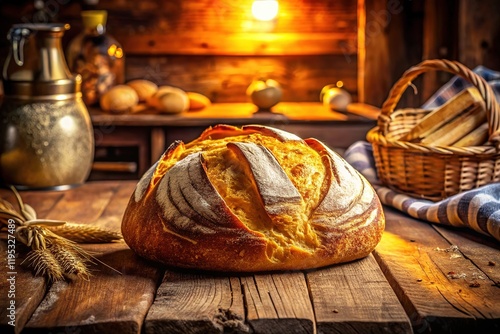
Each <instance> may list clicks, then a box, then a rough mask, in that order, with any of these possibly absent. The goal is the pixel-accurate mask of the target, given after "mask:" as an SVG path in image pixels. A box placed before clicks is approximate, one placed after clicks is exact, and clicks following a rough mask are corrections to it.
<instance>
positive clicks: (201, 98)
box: [187, 92, 212, 111]
mask: <svg viewBox="0 0 500 334" xmlns="http://www.w3.org/2000/svg"><path fill="white" fill-rule="evenodd" d="M187 95H188V98H189V110H190V111H194V110H201V109H203V108H206V107H208V106H209V105H210V104H211V103H212V102H211V101H210V99H209V98H208V97H206V96H205V95H203V94H199V93H195V92H187Z"/></svg>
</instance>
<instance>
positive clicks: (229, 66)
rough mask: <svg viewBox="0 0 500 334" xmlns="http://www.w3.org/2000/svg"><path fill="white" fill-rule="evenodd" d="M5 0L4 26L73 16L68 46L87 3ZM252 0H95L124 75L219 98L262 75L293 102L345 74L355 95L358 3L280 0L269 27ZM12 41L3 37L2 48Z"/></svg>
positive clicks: (235, 97)
mask: <svg viewBox="0 0 500 334" xmlns="http://www.w3.org/2000/svg"><path fill="white" fill-rule="evenodd" d="M5 1H6V2H3V0H2V3H0V13H2V15H4V13H6V14H7V13H8V14H9V18H7V20H5V21H4V22H0V29H1V31H2V32H5V33H6V32H7V30H8V28H9V27H10V25H11V24H13V23H16V22H19V21H34V20H36V19H39V18H41V17H42V16H43V14H47V17H46V19H47V20H49V21H57V22H68V23H70V24H71V26H72V28H71V29H70V30H69V31H68V32H67V33H66V35H65V38H64V45H67V44H68V41H69V40H70V39H71V38H73V37H74V36H76V34H78V33H79V32H80V31H81V29H82V24H81V19H80V11H81V9H82V7H85V6H83V5H82V3H83V2H82V1H69V0H53V1H51V3H53V4H55V5H56V6H55V7H54V8H50V9H49V8H43V9H42V10H41V11H36V10H35V9H34V8H33V2H32V1H31V0H29V1H28V0H5ZM360 1H364V0H360ZM251 3H252V1H251V0H242V1H233V0H196V1H182V0H169V1H163V0H141V1H131V0H99V2H98V5H97V6H96V7H97V9H105V10H107V11H108V24H107V29H108V32H109V33H110V34H111V35H113V36H114V37H116V38H117V40H118V41H120V42H121V43H122V45H123V48H124V51H125V54H126V78H127V79H128V80H131V79H135V78H147V79H150V80H152V81H154V82H156V83H158V84H160V85H163V84H168V85H174V86H178V87H181V88H183V89H185V90H190V91H197V92H200V93H203V94H206V95H207V96H209V97H210V98H211V99H212V101H214V102H244V101H247V97H246V95H245V91H246V88H247V87H248V85H249V84H250V82H251V81H252V80H253V79H256V78H258V77H268V78H273V79H275V80H277V81H278V82H280V84H281V85H282V86H283V101H290V102H300V101H319V92H320V91H321V89H322V87H323V86H325V85H327V84H332V83H335V82H337V81H338V80H342V81H343V82H344V85H345V86H344V87H345V88H346V89H347V90H348V91H349V92H350V93H351V94H353V97H354V99H356V98H357V91H358V89H357V82H356V78H357V64H356V63H357V3H356V1H351V0H327V1H324V0H321V1H320V0H281V1H280V2H279V3H280V12H279V13H280V14H279V16H278V18H277V20H276V21H275V22H273V23H271V24H267V25H266V24H264V25H263V24H261V23H259V22H257V21H254V20H253V19H252V18H251V15H250V8H251ZM47 5H48V2H46V6H47ZM49 12H50V13H49ZM17 13H22V16H21V17H20V16H18V15H17ZM37 13H38V14H37ZM48 14H50V15H48ZM0 45H2V44H0ZM7 45H8V43H7V41H6V40H4V41H3V47H4V48H3V50H5V49H6V47H7ZM2 55H6V52H3V53H0V58H1V57H2ZM4 59H5V58H3V59H0V61H2V62H3V61H4Z"/></svg>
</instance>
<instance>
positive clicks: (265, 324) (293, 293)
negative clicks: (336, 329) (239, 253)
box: [241, 272, 315, 334]
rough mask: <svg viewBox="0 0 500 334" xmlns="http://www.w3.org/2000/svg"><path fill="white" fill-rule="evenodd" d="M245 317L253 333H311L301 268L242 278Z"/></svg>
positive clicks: (310, 312)
mask: <svg viewBox="0 0 500 334" xmlns="http://www.w3.org/2000/svg"><path fill="white" fill-rule="evenodd" d="M241 281H242V285H243V291H244V294H245V300H246V306H247V321H248V323H249V324H250V326H251V327H252V329H253V330H254V331H255V332H256V333H270V334H271V333H293V334H299V333H301V334H302V333H311V334H312V333H314V328H315V320H314V314H313V310H312V306H311V300H310V298H309V293H308V288H307V284H306V281H305V277H304V274H303V273H301V272H289V273H276V274H269V275H254V276H244V277H242V278H241Z"/></svg>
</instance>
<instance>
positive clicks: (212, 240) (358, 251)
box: [122, 125, 385, 272]
mask: <svg viewBox="0 0 500 334" xmlns="http://www.w3.org/2000/svg"><path fill="white" fill-rule="evenodd" d="M221 140H222V141H223V142H222V144H221V143H220V141H221ZM273 141H275V143H276V145H278V144H279V145H281V146H279V150H280V152H283V150H286V149H289V150H290V154H288V153H287V152H284V153H283V155H281V153H279V152H278V149H277V148H274V146H272V145H271V144H272V143H274V142H273ZM270 143H271V144H270ZM212 144H213V146H212ZM216 144H217V145H219V146H218V147H219V148H218V149H217V150H215V149H214V150H213V151H214V152H216V153H211V150H212V147H215V146H216ZM266 145H267V146H266ZM273 149H274V151H273ZM302 151H304V152H306V151H307V152H308V153H307V154H309V155H304V156H309V157H311V154H313V155H317V159H318V161H320V163H321V165H320V167H321V168H319V169H318V171H319V170H321V171H324V172H323V174H324V175H320V174H321V173H319V172H317V173H316V174H318V175H320V176H321V178H320V179H318V181H315V182H317V183H316V185H319V186H318V187H312V186H311V187H309V186H304V185H300V184H299V181H297V180H295V178H294V175H297V178H299V177H304V178H306V179H307V180H309V179H311V178H310V176H309V175H307V174H308V173H307V172H301V168H305V169H306V170H307V167H305V165H307V164H308V161H292V162H289V161H288V160H293V158H289V155H290V156H292V155H293V154H301V152H302ZM273 152H274V153H273ZM293 152H295V153H293ZM297 152H298V153H297ZM311 152H312V153H311ZM220 155H224V156H223V157H220ZM278 155H279V157H278ZM299 156H301V155H299ZM212 157H215V158H214V159H232V160H231V163H228V166H229V167H228V169H230V168H233V165H234V164H239V165H241V166H239V167H235V168H240V169H237V171H238V172H237V173H236V174H235V175H236V176H234V177H238V176H239V174H238V173H240V174H241V173H243V174H244V175H243V176H242V177H243V178H241V179H239V178H237V179H236V180H238V182H240V183H245V182H246V183H245V184H247V185H246V188H245V187H243V186H241V189H243V190H244V191H245V193H244V194H243V195H241V196H247V193H248V194H250V195H248V196H250V197H248V198H253V202H252V203H251V206H248V207H245V203H247V202H248V199H239V198H237V199H236V202H238V201H240V200H241V203H242V204H241V203H240V204H241V206H243V207H244V208H245V210H246V211H245V210H243V209H241V208H240V204H238V203H237V204H234V203H233V202H234V201H235V199H234V196H236V195H234V194H231V193H228V194H226V193H224V192H225V191H224V190H221V189H222V188H221V187H222V186H220V184H222V185H224V183H228V182H229V181H227V180H228V179H227V175H226V170H224V169H221V170H220V171H219V169H217V172H214V168H220V166H219V167H218V166H217V165H213V164H212V165H211V160H210V159H211V158H212ZM227 157H229V158H227ZM313 157H314V156H313ZM214 161H217V162H220V161H222V160H214ZM285 164H289V165H290V166H292V167H293V168H292V167H290V168H288V167H286V168H285V167H284V165H285ZM299 167H300V168H299ZM287 168H288V169H287ZM309 170H310V169H309ZM227 173H229V172H227ZM224 175H225V176H224ZM218 178H221V179H222V178H224V179H223V180H218ZM300 180H302V179H300ZM238 182H236V183H238ZM238 186H240V185H238V184H236V185H234V187H238ZM308 187H309V188H314V189H309V188H308ZM298 189H301V191H299V190H298ZM315 191H316V193H317V194H318V196H319V198H317V199H314V198H315V197H314V195H311V194H313V193H315ZM219 192H220V193H219ZM231 195H232V196H233V198H231ZM238 196H240V195H238ZM241 196H240V197H241ZM252 196H253V197H252ZM309 198H313V199H309ZM247 204H248V203H247ZM249 208H250V209H249ZM240 209H241V210H240ZM253 210H255V212H250V213H249V211H253ZM243 211H245V212H243ZM246 215H249V217H251V219H250V220H249V218H248V217H247V218H245V217H246ZM252 217H253V218H252ZM256 217H259V219H257V218H256ZM251 220H253V221H251ZM384 226H385V220H384V214H383V210H382V206H381V204H380V201H379V199H378V197H377V195H376V193H375V191H374V190H373V188H372V187H371V185H370V184H369V183H368V181H366V179H365V178H364V177H363V176H362V175H361V174H359V173H358V172H357V171H356V170H355V169H354V168H353V167H351V166H350V165H349V164H348V163H347V162H345V161H344V160H343V159H342V158H341V157H340V156H339V155H338V154H336V153H335V152H333V151H332V150H331V149H329V148H328V147H327V146H326V145H324V144H322V143H321V142H320V141H318V140H316V139H306V140H302V139H300V138H299V137H297V136H295V135H293V134H290V133H287V132H285V131H282V130H278V129H274V128H271V127H265V126H259V125H248V126H243V127H241V128H236V127H233V126H227V125H218V126H215V127H213V128H209V129H207V130H205V132H204V133H203V134H202V135H201V136H200V138H198V139H196V140H195V141H193V142H191V143H188V144H186V145H184V143H182V142H175V143H173V144H172V145H171V146H170V147H169V148H168V149H167V151H166V152H165V153H164V155H163V156H162V157H161V158H160V160H159V161H158V162H157V163H156V164H155V165H153V166H152V167H151V168H150V169H149V171H148V172H146V173H145V174H144V176H143V177H142V178H141V180H140V181H139V182H138V184H137V187H136V189H135V192H134V194H132V196H131V199H130V201H129V204H128V206H127V208H126V211H125V213H124V216H123V221H122V234H123V237H124V240H125V241H126V243H127V244H128V245H129V247H130V248H131V249H132V250H134V251H135V252H136V253H137V254H139V255H140V256H142V257H145V258H147V259H150V260H153V261H158V262H162V263H164V264H167V265H172V266H176V267H184V268H194V269H202V270H215V271H229V272H258V271H272V270H299V269H311V268H318V267H323V266H327V265H331V264H336V263H341V262H348V261H352V260H355V259H359V258H362V257H365V256H367V255H368V254H370V253H371V252H372V251H373V249H374V248H375V246H376V245H377V244H378V242H379V241H380V238H381V236H382V233H383V230H384Z"/></svg>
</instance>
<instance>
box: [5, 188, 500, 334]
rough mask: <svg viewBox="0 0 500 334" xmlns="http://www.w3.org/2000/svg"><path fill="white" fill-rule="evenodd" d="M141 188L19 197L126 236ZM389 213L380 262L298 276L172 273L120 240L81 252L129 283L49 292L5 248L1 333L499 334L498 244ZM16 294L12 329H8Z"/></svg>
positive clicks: (111, 279)
mask: <svg viewBox="0 0 500 334" xmlns="http://www.w3.org/2000/svg"><path fill="white" fill-rule="evenodd" d="M134 186H135V182H134V181H126V182H124V181H121V182H115V181H113V182H90V183H87V184H85V185H83V186H81V187H79V188H76V189H72V190H69V191H65V192H23V193H22V196H23V198H24V200H25V202H26V203H29V204H31V205H32V206H34V207H35V209H36V210H37V211H38V214H39V216H40V217H47V218H51V219H64V220H72V221H80V222H88V223H93V224H98V225H100V226H105V227H108V228H110V229H114V230H119V228H120V223H121V215H122V214H123V211H124V209H125V207H126V205H127V201H128V199H129V196H130V195H131V193H132V192H133V189H134ZM0 195H1V196H2V197H4V198H5V197H7V196H10V194H9V193H8V192H7V191H4V190H1V191H0ZM386 214H387V228H386V232H385V234H384V237H383V239H382V241H381V243H380V244H379V245H378V247H377V249H376V250H375V251H374V252H373V254H372V255H370V256H368V257H367V258H365V259H362V260H359V261H354V262H352V263H347V264H341V265H335V266H331V267H327V268H322V269H318V270H311V271H299V272H276V273H270V274H255V275H230V276H228V275H224V274H212V273H200V272H193V271H185V270H178V269H175V268H165V267H162V266H159V265H157V264H154V263H150V262H147V261H145V260H142V259H141V258H139V257H137V256H135V255H134V253H133V252H132V251H131V250H130V249H129V248H128V247H127V245H126V244H125V243H123V242H118V243H113V244H102V245H87V246H84V247H85V249H87V250H90V251H92V252H94V254H95V255H96V257H97V258H98V259H99V260H100V261H102V262H104V263H106V264H108V265H110V266H112V267H113V268H115V269H117V270H119V271H120V272H121V273H122V274H121V275H120V274H117V273H116V272H114V271H112V270H110V269H108V268H106V267H105V266H103V265H100V264H96V265H94V266H93V275H92V277H91V278H90V280H88V281H85V280H81V281H74V282H70V283H68V282H56V283H53V284H48V283H47V282H46V281H45V280H44V279H43V278H34V277H33V276H32V274H31V272H30V271H29V270H26V269H25V268H24V267H23V266H21V263H20V262H21V259H17V265H16V274H15V275H14V276H15V282H14V284H13V285H12V284H10V283H12V280H11V281H8V280H7V279H8V278H10V276H8V277H6V276H7V271H6V270H5V268H6V261H7V259H6V243H5V242H4V241H2V242H0V248H1V252H0V254H2V255H1V258H0V265H1V268H2V273H3V274H2V276H3V277H2V279H1V280H0V296H1V298H0V332H1V333H8V332H17V333H19V332H21V331H22V332H23V333H32V332H42V333H139V332H143V333H279V334H282V333H318V334H320V333H412V332H413V333H431V332H432V333H499V332H500V289H499V287H500V269H499V268H500V252H499V248H500V247H499V244H498V243H496V242H494V241H492V240H490V239H487V238H485V237H482V236H479V235H476V234H474V233H470V232H468V231H457V230H452V229H450V228H445V227H440V226H436V225H430V224H427V223H424V222H420V221H417V220H414V219H411V218H408V217H406V216H404V215H402V214H399V213H397V212H396V211H394V210H392V209H388V208H387V209H386ZM19 247H20V246H19ZM12 289H14V290H15V291H14V292H15V314H16V326H15V327H12V326H10V325H9V324H8V322H9V321H10V320H9V317H8V316H9V314H10V311H9V309H8V308H9V306H10V300H11V296H9V293H11V292H12Z"/></svg>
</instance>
